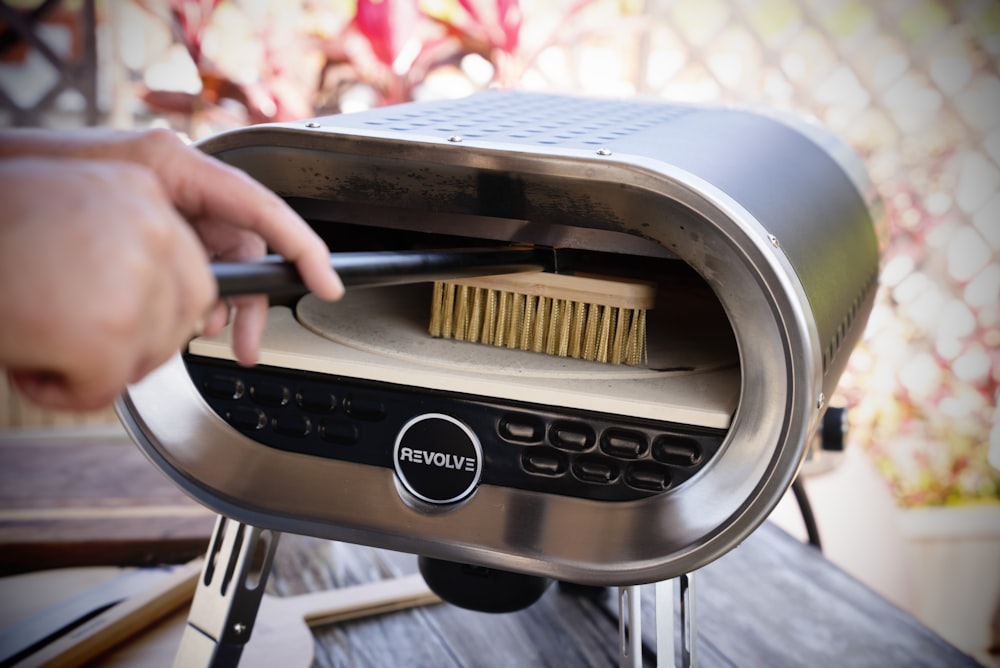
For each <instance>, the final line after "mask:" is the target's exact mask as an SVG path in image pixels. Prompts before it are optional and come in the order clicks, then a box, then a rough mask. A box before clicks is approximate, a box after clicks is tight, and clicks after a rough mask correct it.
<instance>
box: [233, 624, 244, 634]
mask: <svg viewBox="0 0 1000 668" xmlns="http://www.w3.org/2000/svg"><path fill="white" fill-rule="evenodd" d="M246 632H247V626H246V624H233V633H235V634H236V635H238V636H241V635H243V634H244V633H246Z"/></svg>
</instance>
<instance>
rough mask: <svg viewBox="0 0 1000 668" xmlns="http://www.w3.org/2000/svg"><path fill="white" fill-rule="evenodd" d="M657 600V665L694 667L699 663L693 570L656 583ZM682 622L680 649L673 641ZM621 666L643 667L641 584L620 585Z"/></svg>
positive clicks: (662, 666)
mask: <svg viewBox="0 0 1000 668" xmlns="http://www.w3.org/2000/svg"><path fill="white" fill-rule="evenodd" d="M654 587H655V588H654V596H655V604H656V666H657V668H668V667H670V666H675V667H677V666H679V667H681V668H693V667H694V666H696V665H697V657H696V653H695V624H694V574H693V573H687V574H685V575H681V576H679V577H677V578H674V579H673V580H664V581H663V582H657V583H656V584H655V585H654ZM675 598H676V600H677V609H678V611H679V612H678V615H677V616H678V617H679V619H678V620H677V621H678V622H679V625H680V648H679V649H680V651H679V652H678V648H677V646H676V643H675V642H674V635H675V631H676V627H677V623H676V622H675V615H674V600H675ZM618 635H619V655H618V666H619V668H642V591H641V587H639V586H638V585H636V586H631V587H620V588H619V589H618Z"/></svg>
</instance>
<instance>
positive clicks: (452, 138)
mask: <svg viewBox="0 0 1000 668" xmlns="http://www.w3.org/2000/svg"><path fill="white" fill-rule="evenodd" d="M448 141H450V142H452V143H454V144H457V143H459V142H460V141H462V138H461V137H459V136H458V135H452V136H450V137H448Z"/></svg>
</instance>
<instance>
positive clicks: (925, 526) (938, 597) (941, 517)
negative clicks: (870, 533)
mask: <svg viewBox="0 0 1000 668" xmlns="http://www.w3.org/2000/svg"><path fill="white" fill-rule="evenodd" d="M899 529H900V534H901V536H902V538H903V539H904V541H905V542H906V545H907V553H908V555H909V559H908V561H909V571H910V575H911V582H912V587H913V589H912V590H913V596H914V598H913V605H912V607H911V609H912V611H913V613H914V614H915V615H916V616H917V617H918V618H919V619H920V620H921V621H923V622H924V623H925V624H926V625H927V626H929V627H931V628H932V629H934V630H935V631H937V632H938V633H939V634H940V635H941V636H943V637H944V638H945V639H946V640H948V641H949V642H951V643H952V644H953V645H955V646H956V647H958V648H959V649H961V650H963V651H965V652H967V653H969V654H972V655H973V656H975V657H977V658H979V659H980V660H983V658H984V657H987V651H988V649H989V647H990V645H991V644H992V642H993V618H994V614H996V612H997V606H998V604H1000V504H985V505H967V506H965V505H961V506H946V507H930V508H908V509H902V510H901V511H900V517H899Z"/></svg>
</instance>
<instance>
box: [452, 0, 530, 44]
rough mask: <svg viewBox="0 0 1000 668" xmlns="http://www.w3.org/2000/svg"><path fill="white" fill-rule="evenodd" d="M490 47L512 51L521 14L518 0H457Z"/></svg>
mask: <svg viewBox="0 0 1000 668" xmlns="http://www.w3.org/2000/svg"><path fill="white" fill-rule="evenodd" d="M459 3H460V4H461V5H462V7H463V8H464V9H465V11H466V12H468V13H469V16H470V17H471V18H472V20H473V21H475V23H476V24H478V26H479V28H480V29H481V30H482V31H483V33H485V39H486V41H487V42H488V43H489V45H490V46H491V47H492V48H496V49H500V50H501V51H504V52H505V53H514V51H515V50H516V49H517V45H518V40H519V37H520V34H521V21H522V19H523V14H522V12H521V5H520V3H519V2H518V0H459Z"/></svg>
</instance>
